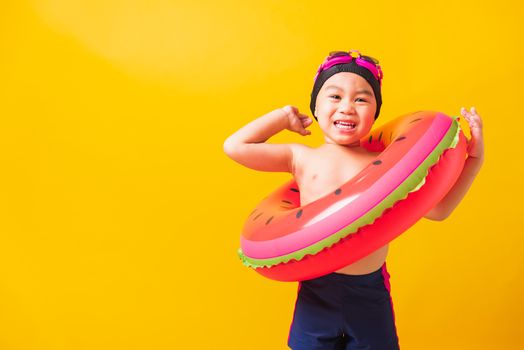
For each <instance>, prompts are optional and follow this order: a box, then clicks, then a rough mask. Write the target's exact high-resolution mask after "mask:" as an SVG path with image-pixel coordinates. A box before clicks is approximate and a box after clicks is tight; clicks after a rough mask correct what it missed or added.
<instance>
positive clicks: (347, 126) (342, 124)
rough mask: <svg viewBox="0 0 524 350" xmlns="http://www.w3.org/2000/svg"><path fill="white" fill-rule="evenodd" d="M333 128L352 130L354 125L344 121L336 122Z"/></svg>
mask: <svg viewBox="0 0 524 350" xmlns="http://www.w3.org/2000/svg"><path fill="white" fill-rule="evenodd" d="M335 126H337V127H338V128H343V129H354V128H355V126H356V125H355V123H353V122H345V121H341V120H337V121H335Z"/></svg>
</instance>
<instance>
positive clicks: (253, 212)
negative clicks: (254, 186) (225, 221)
mask: <svg viewBox="0 0 524 350" xmlns="http://www.w3.org/2000/svg"><path fill="white" fill-rule="evenodd" d="M256 211H257V210H256V209H255V210H253V211H252V212H251V214H249V215H248V216H251V215H253V214H255V212H256Z"/></svg>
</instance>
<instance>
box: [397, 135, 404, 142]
mask: <svg viewBox="0 0 524 350" xmlns="http://www.w3.org/2000/svg"><path fill="white" fill-rule="evenodd" d="M405 138H406V136H400V137H399V138H397V139H396V140H395V142H398V141H402V140H404V139H405Z"/></svg>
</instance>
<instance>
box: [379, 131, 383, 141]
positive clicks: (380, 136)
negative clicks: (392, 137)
mask: <svg viewBox="0 0 524 350" xmlns="http://www.w3.org/2000/svg"><path fill="white" fill-rule="evenodd" d="M381 138H382V131H381V132H380V135H378V141H380V139H381Z"/></svg>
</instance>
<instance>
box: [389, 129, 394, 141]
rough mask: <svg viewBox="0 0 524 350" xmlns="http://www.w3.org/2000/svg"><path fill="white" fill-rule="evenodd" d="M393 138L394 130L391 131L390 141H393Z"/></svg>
mask: <svg viewBox="0 0 524 350" xmlns="http://www.w3.org/2000/svg"><path fill="white" fill-rule="evenodd" d="M392 139H393V131H392V132H391V134H389V141H391V140H392Z"/></svg>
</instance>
